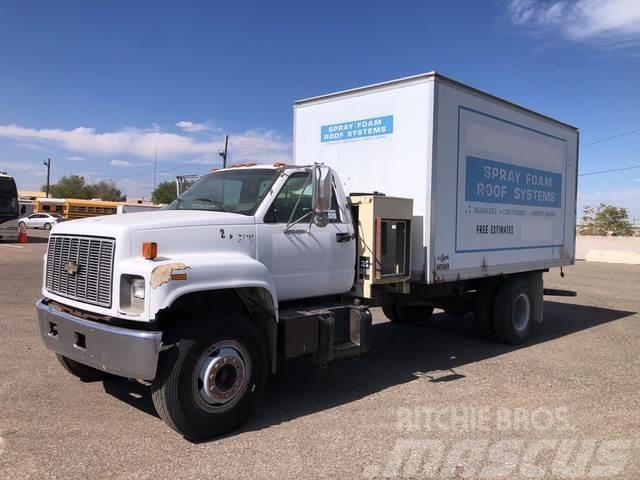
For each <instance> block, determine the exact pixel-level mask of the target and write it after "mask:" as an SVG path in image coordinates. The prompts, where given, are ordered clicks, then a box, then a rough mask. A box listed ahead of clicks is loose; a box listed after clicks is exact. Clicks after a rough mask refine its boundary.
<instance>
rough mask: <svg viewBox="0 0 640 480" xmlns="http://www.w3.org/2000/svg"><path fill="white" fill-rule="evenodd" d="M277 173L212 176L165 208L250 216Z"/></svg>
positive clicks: (262, 171) (263, 171)
mask: <svg viewBox="0 0 640 480" xmlns="http://www.w3.org/2000/svg"><path fill="white" fill-rule="evenodd" d="M279 173H280V171H279V170H276V169H272V168H269V169H266V168H251V169H244V168H243V169H238V170H224V171H218V172H213V173H210V174H209V175H205V176H204V177H202V178H200V179H199V180H198V181H197V182H196V183H194V184H193V186H192V187H190V188H189V190H187V191H186V192H184V193H183V194H182V195H180V197H178V199H177V200H175V201H173V202H172V203H171V204H170V205H169V206H168V207H167V208H168V209H171V210H211V211H216V212H233V213H241V214H243V215H253V213H254V212H255V210H256V208H258V205H259V204H260V202H261V201H262V198H263V197H264V195H265V194H266V193H267V191H268V190H269V188H270V187H271V185H272V184H273V182H274V181H275V179H276V178H277V176H278V174H279Z"/></svg>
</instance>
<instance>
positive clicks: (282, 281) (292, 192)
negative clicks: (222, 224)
mask: <svg viewBox="0 0 640 480" xmlns="http://www.w3.org/2000/svg"><path fill="white" fill-rule="evenodd" d="M310 175H311V173H310V172H306V171H298V172H293V173H291V174H289V176H288V178H287V179H286V181H285V182H284V184H283V185H282V187H281V189H280V190H279V192H278V193H277V194H276V195H275V197H274V198H273V201H272V202H271V205H270V206H269V209H268V210H267V212H266V214H265V215H264V218H263V221H262V222H258V225H257V233H258V235H257V241H258V245H257V247H258V250H257V256H258V260H259V261H261V262H262V263H263V264H264V265H265V266H266V267H267V268H268V269H269V270H270V272H271V275H272V277H273V280H274V283H275V286H276V291H277V293H278V299H279V300H292V299H297V298H305V297H318V296H322V295H332V294H338V293H345V292H347V291H349V290H350V288H351V285H352V284H353V278H354V262H355V241H354V239H353V233H354V232H353V225H352V224H351V222H350V216H349V214H348V212H347V211H346V209H345V205H346V204H345V202H344V201H343V200H342V199H339V198H338V197H337V196H336V194H335V187H334V191H333V201H332V205H331V209H330V210H329V224H328V225H326V226H325V227H319V226H317V225H315V224H313V223H311V224H310V220H311V217H310V215H311V211H312V207H311V203H312V185H311V178H310ZM304 215H307V217H306V218H305V219H304V220H302V221H301V222H300V223H298V224H296V225H294V226H290V227H289V228H287V225H288V223H289V221H290V220H297V219H299V218H301V217H303V216H304Z"/></svg>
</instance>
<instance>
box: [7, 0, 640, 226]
mask: <svg viewBox="0 0 640 480" xmlns="http://www.w3.org/2000/svg"><path fill="white" fill-rule="evenodd" d="M430 70H437V71H439V72H441V73H444V74H445V75H448V76H451V77H454V78H456V79H458V80H460V81H463V82H465V83H469V84H471V85H473V86H476V87H478V88H481V89H483V90H487V91H489V92H491V93H494V94H496V95H498V96H501V97H504V98H507V99H509V100H511V101H514V102H516V103H519V104H522V105H524V106H526V107H529V108H532V109H534V110H537V111H540V112H542V113H545V114H547V115H550V116H552V117H555V118H558V119H560V120H562V121H565V122H567V123H571V124H573V125H576V126H578V127H579V128H580V130H581V143H583V144H590V143H592V142H595V141H598V140H601V139H603V138H607V137H610V136H614V135H617V134H620V133H623V132H628V131H630V130H634V129H640V91H639V90H638V86H639V85H640V2H638V1H637V0H576V1H572V2H565V1H561V0H548V1H533V0H495V1H490V0H487V1H482V2H477V1H471V0H467V1H448V2H436V1H427V0H407V1H402V0H399V1H396V2H388V1H375V0H373V1H361V2H359V1H352V2H345V1H333V0H325V1H323V2H301V1H295V2H294V1H291V2H289V1H282V2H277V1H271V2H264V1H255V2H248V1H231V0H220V1H216V2H213V1H201V2H198V1H189V2H177V1H176V2H162V1H154V2H116V1H111V2H86V1H77V2H75V1H59V2H50V1H43V2H35V1H33V2H23V1H20V0H5V1H3V2H2V3H0V72H1V74H0V170H7V171H9V172H10V173H12V174H13V175H15V177H16V178H17V180H18V184H19V187H20V188H22V189H24V190H33V189H37V188H39V187H40V186H41V185H42V184H43V182H44V177H45V175H44V173H45V171H44V167H43V166H42V162H43V161H44V160H45V159H46V158H47V157H49V156H51V157H52V158H53V161H52V165H53V168H52V178H53V180H54V181H55V179H57V178H59V177H60V176H62V175H67V174H71V173H77V174H81V175H85V176H86V177H87V178H88V179H89V180H98V179H113V180H114V181H116V183H117V184H118V185H119V186H120V188H121V189H122V190H123V191H125V192H126V193H127V194H129V195H130V196H132V197H139V196H143V195H144V196H147V197H148V196H149V193H150V190H151V188H152V184H153V158H154V155H155V150H156V145H157V148H158V171H159V172H161V173H160V174H159V176H158V180H159V181H161V180H167V179H172V178H173V177H174V176H175V175H176V174H188V173H203V172H206V171H207V170H208V169H210V168H211V167H212V166H214V165H215V164H216V162H217V156H216V154H215V152H216V151H217V150H218V149H219V148H221V147H222V141H223V140H222V139H223V137H224V134H225V133H228V134H229V135H230V136H231V141H230V159H231V161H249V160H253V161H259V162H272V161H274V160H283V159H284V160H287V159H289V158H290V157H291V135H292V102H293V101H294V100H295V99H298V98H304V97H309V96H313V95H318V94H321V93H325V92H330V91H335V90H340V89H344V88H350V87H354V86H358V85H364V84H368V83H373V82H379V81H384V80H389V79H392V78H397V77H402V76H406V75H412V74H415V73H420V72H426V71H430ZM639 151H640V131H638V132H637V133H632V134H629V135H625V136H621V137H618V138H616V139H613V140H609V141H605V142H601V143H597V144H593V145H586V146H584V147H583V148H582V149H581V154H580V155H581V157H580V162H581V164H580V171H581V172H582V173H588V172H593V171H598V170H605V169H610V168H622V167H626V166H629V165H637V164H640V154H639ZM579 190H580V193H579V197H580V203H581V205H583V204H585V203H592V204H593V203H598V202H601V201H602V202H610V203H614V204H616V205H619V206H624V207H627V208H629V209H630V211H631V213H632V216H633V217H636V218H638V219H640V169H636V170H626V171H622V172H618V173H609V174H602V175H591V176H585V177H582V178H581V179H580V188H579Z"/></svg>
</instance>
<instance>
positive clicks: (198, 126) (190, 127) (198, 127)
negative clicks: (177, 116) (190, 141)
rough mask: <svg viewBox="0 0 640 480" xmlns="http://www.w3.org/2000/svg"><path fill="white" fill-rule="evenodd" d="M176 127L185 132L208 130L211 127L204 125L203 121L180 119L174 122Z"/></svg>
mask: <svg viewBox="0 0 640 480" xmlns="http://www.w3.org/2000/svg"><path fill="white" fill-rule="evenodd" d="M176 127H178V128H179V129H181V130H184V131H185V132H190V133H193V132H208V131H210V130H211V127H210V126H209V125H205V124H204V123H194V122H188V121H186V120H182V121H180V122H178V123H176Z"/></svg>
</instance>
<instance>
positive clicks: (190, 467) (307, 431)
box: [0, 231, 640, 479]
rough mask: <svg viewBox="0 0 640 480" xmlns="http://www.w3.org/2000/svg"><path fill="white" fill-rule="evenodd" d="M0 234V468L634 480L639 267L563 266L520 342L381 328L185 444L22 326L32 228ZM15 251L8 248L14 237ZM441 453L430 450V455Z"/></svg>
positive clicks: (116, 387) (120, 386)
mask: <svg viewBox="0 0 640 480" xmlns="http://www.w3.org/2000/svg"><path fill="white" fill-rule="evenodd" d="M30 240H31V241H32V242H35V243H29V244H27V245H18V246H16V245H7V244H0V299H1V300H2V301H1V302H0V327H1V328H2V335H1V336H0V352H1V359H2V361H1V362H0V379H1V382H0V410H1V411H2V415H1V416H0V478H2V479H5V478H6V479H9V478H17V479H22V478H38V479H44V478H60V479H72V478H81V479H84V478H115V479H158V478H175V479H182V478H185V479H186V478H200V479H205V478H211V479H213V478H215V479H225V478H278V479H282V478H318V477H325V478H328V477H331V478H374V477H381V478H387V477H400V478H417V477H419V478H425V477H427V478H428V477H430V476H431V477H434V478H458V477H460V478H498V477H501V478H532V477H536V478H558V477H564V478H587V477H592V478H593V477H595V478H629V479H637V478H640V458H639V457H640V368H639V367H640V358H639V352H640V326H639V321H640V315H639V314H638V313H637V312H638V311H639V309H640V298H639V295H638V287H639V285H640V268H639V267H637V266H625V265H612V264H598V263H585V262H579V263H578V264H577V265H575V266H574V267H570V268H566V269H565V273H566V278H564V279H561V278H560V275H559V272H558V271H557V270H554V271H553V272H551V273H549V274H547V276H546V278H545V282H546V283H545V286H549V287H556V288H568V289H575V290H577V291H578V296H577V297H575V298H566V297H562V298H560V297H558V298H551V297H548V301H547V302H546V303H545V323H544V324H543V325H541V326H540V327H539V328H538V329H537V330H536V331H535V333H534V335H533V338H532V340H531V341H530V342H529V343H528V344H527V345H524V346H521V347H519V348H513V347H507V346H503V345H498V344H494V343H490V342H486V341H483V340H481V339H479V338H478V337H477V336H476V335H475V333H474V329H473V323H472V318H470V317H465V318H461V319H460V318H457V319H456V318H451V317H448V316H447V315H445V314H443V313H440V314H438V315H436V316H435V318H434V319H433V321H432V322H431V324H430V325H428V326H425V327H409V326H400V325H392V324H390V323H389V322H388V321H387V320H386V319H385V318H384V316H383V315H382V312H381V311H379V310H378V309H374V319H375V326H374V348H373V350H372V352H370V353H369V354H368V355H366V356H365V357H363V358H361V359H359V360H347V361H342V362H337V363H334V364H331V365H329V366H328V367H327V368H325V369H317V368H315V367H312V366H308V365H306V364H302V363H299V362H290V363H287V364H286V365H284V366H283V368H282V369H281V371H280V372H279V374H278V375H277V376H275V377H273V378H272V379H271V382H270V384H269V386H268V389H267V392H266V396H265V398H264V402H263V404H262V406H261V407H260V409H259V410H258V411H257V412H256V414H255V415H254V416H253V417H252V418H251V419H250V420H249V421H248V423H247V424H245V425H244V426H243V427H242V428H241V429H240V430H238V431H237V432H234V433H233V434H231V435H228V436H227V437H224V438H220V439H217V440H215V441H210V442H207V443H201V444H193V443H190V442H188V441H186V440H185V439H183V438H182V437H180V436H179V435H177V434H176V433H175V432H173V431H172V430H170V429H169V428H168V427H167V426H165V424H164V423H163V422H162V421H161V420H160V419H159V418H158V417H157V415H156V413H155V411H154V408H153V405H152V403H151V399H150V395H149V392H148V391H147V389H146V387H144V386H143V385H141V384H138V383H135V382H130V381H128V380H125V379H118V378H114V379H110V380H107V381H104V382H96V383H81V382H79V381H77V380H76V379H75V378H73V377H71V376H70V375H68V374H67V373H66V372H65V371H64V370H63V369H62V367H61V366H60V365H59V364H58V363H57V362H56V361H55V359H54V356H53V354H52V353H51V352H49V351H47V350H46V349H45V348H44V347H43V344H42V342H41V341H40V338H39V336H38V331H37V325H36V321H35V312H34V303H35V302H36V300H37V298H38V296H39V291H40V282H41V275H42V272H41V268H42V255H43V253H44V250H45V248H46V243H45V242H46V233H45V232H38V233H34V232H33V231H32V232H30ZM16 247H22V248H16ZM440 454H441V455H440Z"/></svg>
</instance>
